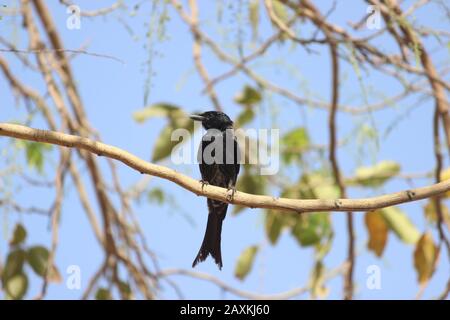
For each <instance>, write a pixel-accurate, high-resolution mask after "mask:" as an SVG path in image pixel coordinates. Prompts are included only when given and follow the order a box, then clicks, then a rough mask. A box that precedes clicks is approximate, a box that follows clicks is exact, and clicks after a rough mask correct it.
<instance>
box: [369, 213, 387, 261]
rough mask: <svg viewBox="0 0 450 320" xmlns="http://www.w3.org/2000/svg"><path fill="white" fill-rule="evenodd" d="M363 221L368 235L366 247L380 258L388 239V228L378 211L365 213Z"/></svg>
mask: <svg viewBox="0 0 450 320" xmlns="http://www.w3.org/2000/svg"><path fill="white" fill-rule="evenodd" d="M364 220H365V223H366V227H367V232H368V233H369V242H368V244H367V247H368V248H369V250H371V251H373V252H374V253H375V254H376V255H377V256H378V257H381V256H382V255H383V251H384V248H385V246H386V242H387V239H388V231H389V227H388V225H387V223H386V221H385V220H384V218H383V215H382V214H381V212H380V211H379V210H377V211H371V212H367V213H366V214H365V216H364Z"/></svg>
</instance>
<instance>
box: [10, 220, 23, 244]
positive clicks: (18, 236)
mask: <svg viewBox="0 0 450 320" xmlns="http://www.w3.org/2000/svg"><path fill="white" fill-rule="evenodd" d="M26 237H27V231H26V230H25V228H24V227H23V225H22V224H20V223H18V224H16V227H15V228H14V232H13V236H12V238H11V240H10V241H9V244H10V245H12V246H15V245H18V244H21V243H23V242H24V241H25V238H26Z"/></svg>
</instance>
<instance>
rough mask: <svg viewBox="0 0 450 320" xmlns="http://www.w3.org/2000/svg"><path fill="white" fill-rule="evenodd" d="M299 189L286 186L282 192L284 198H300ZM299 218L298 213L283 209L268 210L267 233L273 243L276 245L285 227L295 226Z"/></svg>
mask: <svg viewBox="0 0 450 320" xmlns="http://www.w3.org/2000/svg"><path fill="white" fill-rule="evenodd" d="M299 195H300V193H299V190H298V188H296V187H291V188H286V189H285V190H283V192H282V193H281V197H283V198H291V199H297V198H299ZM297 220H298V214H296V213H292V212H286V211H281V210H267V213H266V219H265V229H266V235H267V237H268V238H269V241H270V243H271V244H272V245H275V244H276V243H277V241H278V238H279V237H280V235H281V232H282V231H283V229H286V228H293V227H294V226H295V224H296V223H297Z"/></svg>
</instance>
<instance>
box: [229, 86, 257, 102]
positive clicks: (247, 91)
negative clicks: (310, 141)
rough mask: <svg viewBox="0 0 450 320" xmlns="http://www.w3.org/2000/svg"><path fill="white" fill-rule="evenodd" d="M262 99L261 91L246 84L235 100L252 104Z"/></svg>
mask: <svg viewBox="0 0 450 320" xmlns="http://www.w3.org/2000/svg"><path fill="white" fill-rule="evenodd" d="M261 99H262V96H261V93H260V92H259V91H258V90H256V89H255V88H253V87H251V86H249V85H246V86H245V87H244V89H242V91H241V92H239V93H238V94H237V95H236V97H235V98H234V101H236V102H237V103H239V104H242V105H244V106H251V105H255V104H257V103H260V102H261Z"/></svg>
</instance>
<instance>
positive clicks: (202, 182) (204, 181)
mask: <svg viewBox="0 0 450 320" xmlns="http://www.w3.org/2000/svg"><path fill="white" fill-rule="evenodd" d="M200 183H201V184H202V191H203V187H204V186H208V185H209V182H208V181H206V180H203V179H201V180H200Z"/></svg>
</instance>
